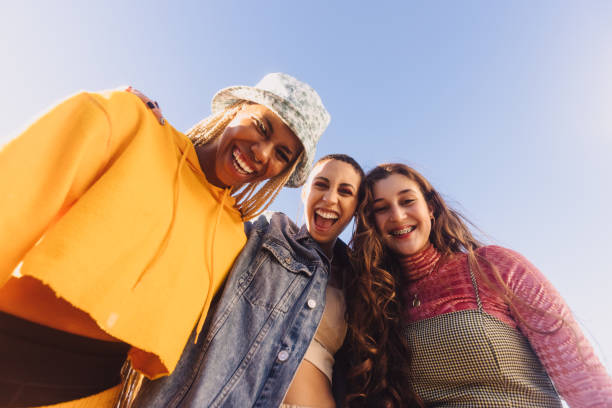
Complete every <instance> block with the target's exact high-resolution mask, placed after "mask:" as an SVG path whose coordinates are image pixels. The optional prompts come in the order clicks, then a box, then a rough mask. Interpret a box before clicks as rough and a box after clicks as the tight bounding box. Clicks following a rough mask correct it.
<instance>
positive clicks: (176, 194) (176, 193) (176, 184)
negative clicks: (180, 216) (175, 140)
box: [132, 141, 191, 290]
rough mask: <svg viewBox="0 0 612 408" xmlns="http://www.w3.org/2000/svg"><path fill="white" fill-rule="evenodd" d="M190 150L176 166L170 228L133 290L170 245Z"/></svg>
mask: <svg viewBox="0 0 612 408" xmlns="http://www.w3.org/2000/svg"><path fill="white" fill-rule="evenodd" d="M187 143H191V141H188V142H187ZM188 152H189V145H186V146H185V148H184V149H183V154H182V155H181V159H180V160H179V164H178V166H177V167H176V174H175V175H174V185H173V186H172V188H173V190H174V198H173V201H172V217H171V218H170V224H168V229H166V233H165V234H164V238H163V239H162V240H161V242H160V244H159V246H158V247H157V251H155V254H153V256H152V257H151V260H150V261H149V263H147V266H146V267H145V268H144V269H143V270H142V272H140V275H138V279H136V283H134V286H132V290H134V289H136V287H137V286H138V284H139V283H140V281H141V280H142V278H143V277H144V275H145V274H146V273H147V272H148V271H149V268H151V266H152V265H153V264H154V263H155V262H157V260H158V259H159V257H160V256H161V255H162V254H163V252H164V250H165V249H166V247H167V246H168V240H169V238H170V232H171V231H172V227H173V226H174V220H175V218H176V207H177V206H178V199H179V193H180V188H181V183H179V177H180V174H181V168H182V167H183V165H184V164H185V160H186V159H187V153H188Z"/></svg>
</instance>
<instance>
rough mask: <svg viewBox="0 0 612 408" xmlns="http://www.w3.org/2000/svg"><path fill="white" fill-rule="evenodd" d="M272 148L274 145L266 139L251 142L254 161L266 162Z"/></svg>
mask: <svg viewBox="0 0 612 408" xmlns="http://www.w3.org/2000/svg"><path fill="white" fill-rule="evenodd" d="M273 150H274V145H273V144H272V143H271V142H269V141H267V140H260V141H258V142H257V143H253V145H252V146H251V151H252V152H253V157H254V158H255V161H256V162H257V163H262V164H266V163H267V162H268V160H269V159H270V157H271V155H272V152H273Z"/></svg>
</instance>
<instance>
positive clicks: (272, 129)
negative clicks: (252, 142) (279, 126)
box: [264, 115, 274, 135]
mask: <svg viewBox="0 0 612 408" xmlns="http://www.w3.org/2000/svg"><path fill="white" fill-rule="evenodd" d="M264 119H265V121H266V124H267V125H268V129H270V130H269V131H268V134H269V135H271V134H272V133H274V128H273V127H272V122H270V119H269V118H268V117H267V116H265V115H264Z"/></svg>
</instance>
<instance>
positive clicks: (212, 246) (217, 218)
mask: <svg viewBox="0 0 612 408" xmlns="http://www.w3.org/2000/svg"><path fill="white" fill-rule="evenodd" d="M229 193H230V189H229V188H226V189H225V190H224V192H223V196H222V197H221V203H220V204H219V207H218V208H217V214H216V216H215V224H214V226H213V229H212V232H211V233H212V239H211V240H210V241H211V244H210V250H209V254H208V292H207V294H206V301H205V302H204V306H202V311H201V312H200V318H199V319H198V325H197V326H196V335H195V340H194V343H197V342H198V338H199V337H200V332H201V331H202V326H204V321H205V320H206V315H207V314H208V309H209V308H210V303H211V301H212V294H213V286H214V279H213V278H214V274H213V272H214V270H215V269H214V268H215V257H214V255H215V238H216V237H217V227H218V226H219V221H220V220H221V212H222V211H223V206H224V205H225V201H226V200H227V198H228V197H229Z"/></svg>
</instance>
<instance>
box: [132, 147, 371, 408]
mask: <svg viewBox="0 0 612 408" xmlns="http://www.w3.org/2000/svg"><path fill="white" fill-rule="evenodd" d="M362 183H363V171H362V170H361V168H360V167H359V165H358V164H357V163H356V162H355V161H354V160H353V159H351V158H350V157H348V156H345V155H330V156H325V157H323V158H322V159H321V160H320V161H319V162H317V164H316V165H315V166H314V168H313V171H312V173H311V175H310V177H309V179H308V181H307V183H306V185H305V187H304V189H303V193H302V199H303V201H304V212H305V219H306V223H305V225H304V226H302V227H301V228H298V227H297V226H296V225H294V224H293V223H292V222H291V221H290V220H289V218H288V217H286V216H285V215H284V214H281V213H274V214H273V215H268V216H261V217H259V218H258V219H257V220H255V221H253V222H252V223H249V228H248V229H249V233H248V241H247V244H246V246H245V249H244V251H243V252H242V253H241V254H240V256H239V257H238V259H237V260H236V263H235V264H234V266H233V268H232V271H231V272H230V275H229V277H228V280H227V283H226V284H225V289H224V291H223V294H222V296H221V297H220V299H219V300H218V302H217V303H216V304H215V306H214V312H213V313H211V314H209V319H207V322H206V323H205V326H206V328H207V330H206V335H205V336H202V340H200V341H199V342H198V343H197V344H195V345H194V344H191V343H189V344H188V346H187V347H186V349H185V351H184V353H183V356H182V357H181V361H180V362H179V364H178V367H177V370H176V371H175V372H174V374H173V375H171V376H170V377H168V378H164V379H161V380H157V381H152V382H150V381H145V383H144V385H143V387H142V389H141V390H140V393H139V394H138V397H137V398H136V401H135V406H137V407H148V408H156V407H164V408H167V407H177V406H181V407H201V406H207V407H209V406H215V407H236V406H245V407H247V406H265V407H276V406H279V404H281V403H283V404H284V406H287V407H290V406H310V407H334V406H336V405H335V401H334V396H335V397H336V400H337V401H339V403H340V404H342V396H341V395H339V394H337V393H334V394H335V395H334V394H333V393H332V385H334V387H336V386H338V385H342V384H338V383H336V381H334V382H333V383H332V371H334V373H333V374H334V377H336V372H335V369H334V370H332V366H333V365H334V354H335V352H336V350H338V349H339V348H340V346H341V344H342V342H343V340H344V337H345V332H346V323H345V322H344V295H343V292H344V289H345V288H344V286H345V285H346V284H347V282H348V281H349V280H351V277H350V274H351V273H350V272H349V270H348V269H347V268H348V267H349V264H348V256H347V251H348V248H347V247H346V245H344V244H343V243H342V241H340V240H339V239H338V236H339V234H340V233H341V232H342V230H343V229H344V228H345V227H346V226H347V225H348V223H349V222H350V220H351V219H352V217H353V215H354V214H355V209H356V208H357V204H358V202H359V201H360V200H361V198H362V196H363V187H362ZM349 293H350V292H349ZM349 330H351V329H349ZM376 379H377V380H378V378H376Z"/></svg>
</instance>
